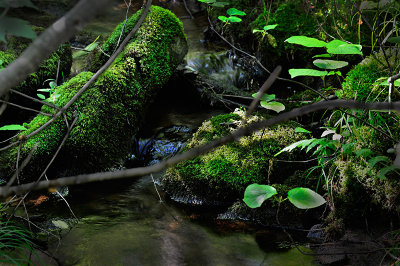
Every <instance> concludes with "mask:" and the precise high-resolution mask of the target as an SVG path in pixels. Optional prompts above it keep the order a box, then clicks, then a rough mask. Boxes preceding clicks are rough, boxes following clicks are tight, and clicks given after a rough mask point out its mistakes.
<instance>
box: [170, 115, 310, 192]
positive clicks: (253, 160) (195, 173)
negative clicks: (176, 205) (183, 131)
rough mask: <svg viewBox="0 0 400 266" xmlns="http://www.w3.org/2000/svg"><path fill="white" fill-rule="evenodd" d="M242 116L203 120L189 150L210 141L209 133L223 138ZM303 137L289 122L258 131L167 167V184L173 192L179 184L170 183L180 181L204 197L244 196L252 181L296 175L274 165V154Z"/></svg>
mask: <svg viewBox="0 0 400 266" xmlns="http://www.w3.org/2000/svg"><path fill="white" fill-rule="evenodd" d="M243 117H244V111H235V112H234V113H232V114H225V115H220V116H216V117H214V118H212V119H211V121H206V122H204V123H203V125H202V126H201V127H200V128H199V130H198V131H197V132H196V133H195V134H194V135H193V138H192V140H191V141H190V142H189V143H188V145H187V147H188V149H190V148H193V147H196V146H198V145H201V144H204V143H207V142H209V141H210V140H211V139H209V135H211V136H213V137H214V136H215V137H220V136H221V134H223V135H226V134H228V133H230V132H231V131H232V130H233V128H235V127H236V125H238V124H240V122H241V120H242V118H243ZM258 120H260V117H256V116H254V117H252V118H250V122H254V121H258ZM221 123H224V124H223V125H221ZM204 132H207V134H204ZM302 137H303V136H302V135H301V134H299V133H295V132H294V127H291V126H289V125H285V126H275V127H273V128H270V129H266V130H262V131H259V132H256V133H254V134H252V135H251V136H249V137H243V138H242V139H241V140H240V141H239V142H235V143H230V144H227V145H224V146H222V147H218V148H216V149H214V150H213V151H212V152H210V153H208V154H205V155H203V156H200V157H197V158H195V159H193V160H190V161H187V162H184V163H181V164H178V165H177V166H175V167H172V168H170V169H168V171H167V173H166V175H165V178H164V185H165V186H166V188H167V190H168V192H171V193H173V190H174V189H176V187H175V188H174V187H173V186H172V188H171V187H170V184H172V183H174V182H176V181H179V182H180V183H181V185H183V186H186V187H189V186H190V189H191V190H192V191H194V193H196V192H197V193H199V194H200V191H203V192H204V191H205V192H206V194H204V196H211V197H212V198H214V199H215V198H216V199H218V200H227V199H232V197H233V198H234V197H237V196H239V195H241V193H243V191H244V189H245V188H246V186H247V185H249V184H251V183H263V184H265V183H269V182H283V180H284V179H285V178H287V177H289V176H290V175H291V174H293V172H294V170H295V168H292V169H288V168H287V167H275V164H276V162H275V163H274V159H275V158H274V154H276V153H277V152H278V151H280V150H281V149H282V148H284V147H285V146H287V145H289V144H291V143H293V142H295V141H298V140H300V139H302ZM296 156H299V153H297V154H295V153H285V154H282V157H280V159H293V158H295V157H296ZM228 191H229V193H228ZM200 195H203V194H200Z"/></svg>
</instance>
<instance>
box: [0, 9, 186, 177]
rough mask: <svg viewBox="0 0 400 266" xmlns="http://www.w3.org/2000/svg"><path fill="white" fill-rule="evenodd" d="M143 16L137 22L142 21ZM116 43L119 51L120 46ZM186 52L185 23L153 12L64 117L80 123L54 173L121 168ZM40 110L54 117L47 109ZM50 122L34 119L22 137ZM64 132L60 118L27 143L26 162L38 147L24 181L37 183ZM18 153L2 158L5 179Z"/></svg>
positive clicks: (72, 83)
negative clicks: (150, 108) (149, 111)
mask: <svg viewBox="0 0 400 266" xmlns="http://www.w3.org/2000/svg"><path fill="white" fill-rule="evenodd" d="M141 12H142V11H139V12H137V13H136V14H135V15H133V18H136V17H139V16H140V15H141ZM131 19H132V18H131ZM120 30H121V26H118V27H117V28H116V30H115V31H114V33H113V34H112V36H115V35H118V36H119V34H120ZM111 38H112V37H111ZM109 41H110V40H109ZM112 42H113V44H114V47H115V45H116V44H117V41H116V40H112ZM186 52H187V43H186V36H185V34H184V32H183V27H182V24H181V22H180V21H179V20H178V19H177V18H176V16H175V15H174V14H173V13H171V12H170V11H168V10H165V9H163V8H160V7H156V6H153V7H151V12H150V13H149V14H148V15H147V17H146V19H145V20H144V22H143V24H142V26H141V27H140V28H139V30H138V31H137V33H136V34H135V36H134V37H133V38H132V40H131V41H130V42H129V44H128V45H127V46H126V48H125V49H124V51H123V52H122V53H121V54H120V55H119V56H118V57H117V59H116V60H115V61H114V63H113V64H112V65H111V66H110V67H109V68H108V69H107V70H106V71H105V72H104V73H103V74H102V75H101V76H100V77H99V78H98V79H97V81H96V82H95V83H94V84H93V85H92V86H90V88H89V89H88V90H87V91H86V92H85V93H84V94H83V95H82V96H81V97H80V99H79V100H78V101H77V102H75V103H74V105H73V106H71V107H70V108H69V109H68V111H67V112H66V116H67V118H68V120H70V122H71V121H72V119H73V116H74V113H78V115H79V120H78V122H77V123H76V126H75V127H74V128H73V129H72V131H71V132H70V136H69V138H68V140H67V141H66V143H65V146H64V147H63V149H62V151H61V154H60V155H59V156H58V158H60V159H59V160H58V161H57V162H55V164H54V168H57V167H58V169H57V170H60V169H65V168H68V169H69V172H68V173H69V174H72V173H88V172H95V171H101V170H104V169H106V168H109V167H113V166H115V165H116V164H118V163H119V162H120V160H121V158H123V157H125V156H126V155H127V153H128V151H129V143H130V139H131V137H132V136H134V135H135V134H136V133H137V130H138V127H139V125H140V123H141V122H143V117H144V114H145V111H146V109H147V108H148V106H149V104H150V103H151V102H152V99H153V98H154V96H155V94H156V93H157V91H158V90H159V89H160V88H161V86H162V85H163V84H164V83H165V82H166V81H167V80H168V79H169V77H170V75H171V74H172V73H173V71H174V70H175V68H176V66H177V65H178V64H179V63H180V62H181V60H182V59H183V57H184V55H185V54H186ZM92 76H93V73H91V72H83V73H80V74H79V75H77V76H76V77H74V78H72V79H71V80H69V81H68V82H66V83H65V84H63V85H62V86H60V87H59V88H57V91H56V93H55V95H59V97H58V98H56V99H55V104H56V105H58V106H60V107H62V106H64V105H65V104H66V103H67V102H68V101H69V100H70V99H71V98H72V97H73V96H74V95H75V94H76V92H77V91H78V90H79V89H80V88H81V87H82V86H83V85H84V84H85V83H86V82H87V81H88V80H89V79H90V78H91V77H92ZM55 95H53V96H55ZM52 98H53V97H50V98H49V99H50V101H52V100H51V99H52ZM42 111H44V112H47V113H51V112H53V110H51V109H50V108H48V107H46V106H43V107H42ZM49 119H50V117H47V116H42V115H38V116H36V117H35V118H34V119H33V120H32V121H31V122H30V123H29V124H27V125H26V127H27V130H26V131H24V132H21V134H24V135H28V134H30V133H31V132H33V131H34V130H36V129H37V128H39V127H40V126H41V125H43V124H44V123H46V122H47V121H48V120H49ZM66 131H67V127H66V125H65V122H64V119H63V118H59V119H57V120H56V121H55V122H54V123H52V124H51V125H50V126H48V127H47V128H46V129H44V130H43V131H41V132H40V134H37V135H35V136H34V137H32V138H30V139H28V140H27V141H25V142H24V143H23V145H22V147H21V154H22V156H21V158H25V157H26V156H27V154H28V153H29V151H30V150H31V149H32V148H33V146H34V145H35V144H36V143H37V145H38V146H37V150H36V151H35V152H34V155H33V157H32V160H31V162H30V164H29V166H28V167H27V168H25V170H24V178H27V177H30V178H35V176H34V175H35V174H37V173H39V172H40V171H42V170H43V168H44V166H45V164H46V163H47V162H48V160H49V159H50V158H51V157H52V156H53V154H54V152H55V151H56V149H57V147H58V146H59V144H60V143H61V141H62V139H63V137H64V135H65V133H66ZM17 152H18V148H17V147H14V148H12V149H9V150H7V151H5V152H3V153H2V154H1V155H0V167H1V170H2V172H3V174H4V175H3V177H5V176H9V175H10V173H11V172H12V171H13V170H15V169H14V168H15V167H14V165H15V161H16V158H17Z"/></svg>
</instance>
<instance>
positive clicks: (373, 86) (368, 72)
mask: <svg viewBox="0 0 400 266" xmlns="http://www.w3.org/2000/svg"><path fill="white" fill-rule="evenodd" d="M385 54H386V57H387V59H388V62H389V65H390V68H391V69H392V71H394V72H396V73H397V72H398V68H399V66H400V53H399V50H398V47H397V46H396V47H392V48H389V49H386V50H385ZM390 75H391V74H390V71H389V67H388V64H387V62H386V59H385V56H384V54H383V52H382V51H379V52H376V53H373V54H371V55H370V56H368V57H366V58H365V59H364V60H363V61H362V62H361V63H360V64H358V65H356V66H354V67H353V68H352V69H351V70H350V71H349V72H348V73H347V75H346V78H345V80H344V82H343V84H342V87H343V92H340V93H339V96H340V98H343V99H356V100H359V101H368V102H372V101H385V100H387V97H388V87H387V86H381V85H379V84H380V83H382V82H383V81H384V80H385V79H387V78H388V77H389V76H390ZM392 97H393V98H392V99H397V98H399V97H398V95H396V94H392ZM396 97H397V98H396Z"/></svg>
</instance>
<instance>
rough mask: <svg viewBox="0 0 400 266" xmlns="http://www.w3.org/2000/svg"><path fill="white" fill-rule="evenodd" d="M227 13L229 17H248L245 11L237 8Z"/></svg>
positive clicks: (230, 9)
mask: <svg viewBox="0 0 400 266" xmlns="http://www.w3.org/2000/svg"><path fill="white" fill-rule="evenodd" d="M226 13H227V14H228V15H229V16H244V15H246V13H244V12H243V11H240V10H237V9H236V8H233V7H231V8H229V9H228V10H227V11H226Z"/></svg>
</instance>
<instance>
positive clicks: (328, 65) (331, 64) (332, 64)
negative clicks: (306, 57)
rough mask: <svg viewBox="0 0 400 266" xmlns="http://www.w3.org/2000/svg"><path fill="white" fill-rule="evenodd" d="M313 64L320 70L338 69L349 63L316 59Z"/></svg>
mask: <svg viewBox="0 0 400 266" xmlns="http://www.w3.org/2000/svg"><path fill="white" fill-rule="evenodd" d="M313 64H314V65H315V66H317V67H319V68H322V69H338V68H342V67H345V66H347V65H348V64H349V63H348V62H346V61H336V60H327V59H317V60H314V62H313Z"/></svg>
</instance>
